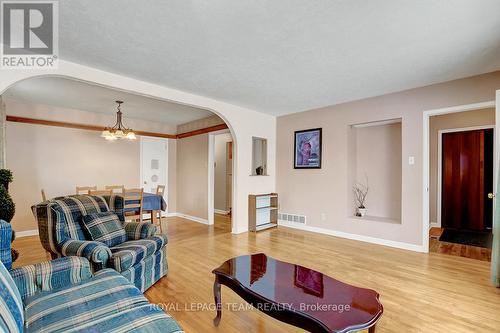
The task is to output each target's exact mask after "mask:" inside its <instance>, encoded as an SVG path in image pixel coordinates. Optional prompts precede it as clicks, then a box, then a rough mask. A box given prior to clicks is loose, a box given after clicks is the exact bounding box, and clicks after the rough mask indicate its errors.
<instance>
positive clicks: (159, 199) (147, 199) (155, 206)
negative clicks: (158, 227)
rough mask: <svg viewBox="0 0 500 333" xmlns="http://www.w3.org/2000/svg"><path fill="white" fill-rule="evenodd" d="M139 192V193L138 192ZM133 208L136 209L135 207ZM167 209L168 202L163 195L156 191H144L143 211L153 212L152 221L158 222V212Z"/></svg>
mask: <svg viewBox="0 0 500 333" xmlns="http://www.w3.org/2000/svg"><path fill="white" fill-rule="evenodd" d="M138 194H139V193H138ZM131 210H134V209H133V208H132V209H131ZM166 210H167V202H166V201H165V198H163V196H162V195H160V194H156V193H148V192H143V194H142V211H143V212H151V223H153V224H156V223H157V222H158V213H161V212H162V211H166Z"/></svg>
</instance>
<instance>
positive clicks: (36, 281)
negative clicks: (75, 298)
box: [11, 257, 92, 301]
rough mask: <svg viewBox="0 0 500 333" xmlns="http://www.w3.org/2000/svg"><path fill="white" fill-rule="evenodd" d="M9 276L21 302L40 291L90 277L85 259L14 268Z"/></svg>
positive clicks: (88, 264) (74, 258) (72, 258)
mask: <svg viewBox="0 0 500 333" xmlns="http://www.w3.org/2000/svg"><path fill="white" fill-rule="evenodd" d="M11 276H12V278H13V279H14V282H15V283H16V286H17V288H18V289H19V293H20V294H21V298H22V299H23V301H24V300H25V299H26V298H27V297H30V296H33V295H34V294H35V293H37V292H40V291H50V290H53V289H57V288H61V287H64V286H69V285H73V284H76V283H79V282H81V281H85V280H87V279H89V278H91V277H92V272H91V270H90V263H89V261H88V260H87V259H86V258H81V257H64V258H58V259H54V260H50V261H44V262H41V263H38V264H34V265H28V266H23V267H19V268H14V269H13V270H12V271H11Z"/></svg>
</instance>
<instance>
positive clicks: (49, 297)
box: [0, 220, 183, 333]
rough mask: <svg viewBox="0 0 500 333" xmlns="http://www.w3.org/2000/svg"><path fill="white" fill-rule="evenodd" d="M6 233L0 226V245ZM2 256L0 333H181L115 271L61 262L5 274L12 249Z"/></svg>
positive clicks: (3, 225)
mask: <svg viewBox="0 0 500 333" xmlns="http://www.w3.org/2000/svg"><path fill="white" fill-rule="evenodd" d="M10 228H11V227H10V225H9V224H8V223H6V222H4V221H1V220H0V231H1V234H2V236H1V237H0V241H3V240H6V238H5V236H6V235H7V234H8V237H9V238H8V241H9V243H10V233H11V232H12V231H11V229H10ZM0 254H1V258H2V261H0V296H1V297H0V332H12V333H17V332H96V333H97V332H99V333H101V332H162V333H174V332H183V331H182V329H181V327H180V326H179V325H178V324H177V322H176V321H175V320H174V319H173V318H172V317H170V316H169V315H167V314H166V313H165V312H163V311H162V309H161V308H159V307H158V306H155V305H153V304H151V303H149V302H148V300H147V299H146V298H145V297H144V296H143V295H142V292H141V291H140V290H139V289H137V288H136V287H135V286H133V285H132V284H131V283H130V282H129V281H128V280H127V279H126V278H125V277H124V276H122V275H121V274H119V273H118V272H116V271H115V270H113V269H102V270H100V271H99V272H97V273H95V274H93V273H92V271H91V266H90V262H89V261H88V260H87V259H86V258H83V257H64V258H59V259H54V260H51V261H45V262H41V263H38V264H35V265H29V266H23V267H20V268H15V269H13V270H11V271H10V272H9V270H8V269H7V268H6V267H10V266H11V259H10V247H9V248H8V249H6V248H2V249H0Z"/></svg>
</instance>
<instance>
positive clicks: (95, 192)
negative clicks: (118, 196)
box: [89, 190, 113, 196]
mask: <svg viewBox="0 0 500 333" xmlns="http://www.w3.org/2000/svg"><path fill="white" fill-rule="evenodd" d="M89 194H90V195H109V196H111V195H112V194H113V191H112V190H90V191H89Z"/></svg>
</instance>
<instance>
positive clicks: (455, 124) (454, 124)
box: [429, 108, 495, 223]
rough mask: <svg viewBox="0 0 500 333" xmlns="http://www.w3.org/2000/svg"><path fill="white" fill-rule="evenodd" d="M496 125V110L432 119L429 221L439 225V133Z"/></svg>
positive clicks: (430, 132)
mask: <svg viewBox="0 0 500 333" xmlns="http://www.w3.org/2000/svg"><path fill="white" fill-rule="evenodd" d="M484 125H495V109H494V108H491V109H484V110H475V111H468V112H458V113H450V114H445V115H440V116H433V117H430V122H429V145H430V147H429V153H430V159H429V173H430V182H429V220H430V221H431V223H437V221H438V217H437V189H438V176H437V175H438V167H439V166H438V132H439V130H444V129H452V128H465V127H473V126H484Z"/></svg>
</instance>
